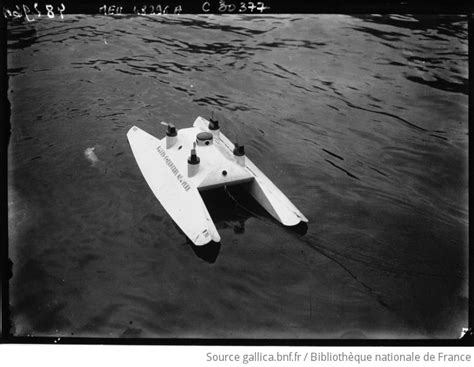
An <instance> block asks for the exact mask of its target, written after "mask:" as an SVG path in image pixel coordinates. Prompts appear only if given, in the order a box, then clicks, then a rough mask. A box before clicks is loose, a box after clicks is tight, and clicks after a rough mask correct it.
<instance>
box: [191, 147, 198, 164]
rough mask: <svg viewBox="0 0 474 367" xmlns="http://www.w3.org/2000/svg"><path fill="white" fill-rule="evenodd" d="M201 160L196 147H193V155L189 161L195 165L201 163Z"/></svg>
mask: <svg viewBox="0 0 474 367" xmlns="http://www.w3.org/2000/svg"><path fill="white" fill-rule="evenodd" d="M199 162H200V159H199V157H198V156H197V154H196V149H191V155H190V156H189V158H188V163H189V164H192V165H194V164H199Z"/></svg>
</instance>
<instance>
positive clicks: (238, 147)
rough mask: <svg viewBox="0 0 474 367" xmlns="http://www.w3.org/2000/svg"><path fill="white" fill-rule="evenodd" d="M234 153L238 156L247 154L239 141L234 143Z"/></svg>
mask: <svg viewBox="0 0 474 367" xmlns="http://www.w3.org/2000/svg"><path fill="white" fill-rule="evenodd" d="M234 145H235V146H234V155H236V156H237V157H242V156H244V155H245V149H244V146H243V145H239V144H238V143H235V144H234Z"/></svg>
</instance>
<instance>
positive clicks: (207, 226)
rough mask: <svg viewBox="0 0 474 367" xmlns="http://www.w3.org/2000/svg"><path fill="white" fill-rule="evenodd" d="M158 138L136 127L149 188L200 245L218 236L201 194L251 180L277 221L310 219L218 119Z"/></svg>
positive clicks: (132, 135) (134, 142)
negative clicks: (231, 138)
mask: <svg viewBox="0 0 474 367" xmlns="http://www.w3.org/2000/svg"><path fill="white" fill-rule="evenodd" d="M163 124H164V125H166V126H167V127H168V129H167V132H166V137H164V138H163V139H161V140H160V139H157V138H155V137H154V136H152V135H150V134H148V133H147V132H145V131H143V130H141V129H140V128H138V127H136V126H133V127H132V128H131V129H130V130H129V131H128V133H127V137H128V141H129V143H130V147H131V149H132V152H133V154H134V156H135V159H136V161H137V163H138V166H139V168H140V170H141V172H142V174H143V176H144V177H145V180H146V181H147V183H148V185H149V186H150V188H151V190H152V191H153V193H154V194H155V196H156V198H157V199H158V200H159V202H160V203H161V205H162V206H163V207H164V208H165V210H166V211H167V212H168V214H169V215H170V216H171V218H172V219H173V220H174V221H175V222H176V224H177V225H178V226H179V227H180V228H181V230H182V231H183V232H184V233H185V234H186V236H187V237H188V238H189V239H190V240H191V241H192V242H193V243H194V244H195V245H197V246H202V245H205V244H207V243H209V242H211V241H214V242H220V236H219V233H218V232H217V229H216V227H215V225H214V222H213V221H212V218H211V216H210V215H209V212H208V210H207V208H206V205H205V203H204V201H203V200H202V198H201V195H200V194H199V191H202V190H207V189H211V188H217V187H222V186H228V185H235V184H240V183H245V182H248V183H249V185H248V187H249V192H250V194H251V195H252V196H253V197H254V198H255V199H256V201H257V202H258V203H259V204H260V205H261V206H263V207H264V208H265V209H266V210H267V211H268V212H269V213H270V214H271V215H272V216H273V217H274V218H275V219H276V220H278V221H279V222H281V223H282V224H284V225H285V226H296V225H298V224H299V223H300V222H308V219H307V218H306V217H305V216H304V215H303V214H302V213H301V212H300V211H299V210H298V209H297V208H296V207H295V206H294V205H293V203H291V201H290V200H289V199H288V198H287V197H286V196H285V195H284V194H283V193H282V192H281V191H280V190H279V189H278V188H277V187H276V186H275V185H274V184H273V183H272V182H271V181H270V180H269V179H268V178H267V177H266V176H265V175H264V174H263V173H262V171H260V170H259V169H258V168H257V167H256V166H255V165H254V164H253V163H252V161H251V160H250V159H248V157H246V155H245V151H244V147H243V146H239V145H238V144H233V143H231V141H230V140H229V139H228V138H227V137H226V136H225V135H224V134H222V132H221V131H220V128H219V123H218V121H217V120H214V119H212V118H211V120H210V121H208V120H206V119H204V118H202V117H198V118H197V119H196V120H195V121H194V124H193V127H190V128H186V129H181V130H178V129H176V127H175V126H174V125H173V124H166V123H163Z"/></svg>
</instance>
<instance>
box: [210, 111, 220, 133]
mask: <svg viewBox="0 0 474 367" xmlns="http://www.w3.org/2000/svg"><path fill="white" fill-rule="evenodd" d="M208 127H209V130H219V120H217V119H214V114H212V116H211V118H210V119H209V126H208Z"/></svg>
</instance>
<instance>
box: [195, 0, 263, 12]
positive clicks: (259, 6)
mask: <svg viewBox="0 0 474 367" xmlns="http://www.w3.org/2000/svg"><path fill="white" fill-rule="evenodd" d="M201 9H202V11H203V12H204V13H209V12H213V13H216V12H217V13H254V12H255V13H257V12H260V13H263V12H264V11H265V10H269V9H270V7H269V6H265V4H264V3H263V2H262V1H258V2H253V1H238V2H232V1H227V2H226V1H225V0H219V2H218V4H217V5H216V4H215V3H213V2H212V1H210V0H209V1H205V2H204V3H203V4H202V7H201Z"/></svg>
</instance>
